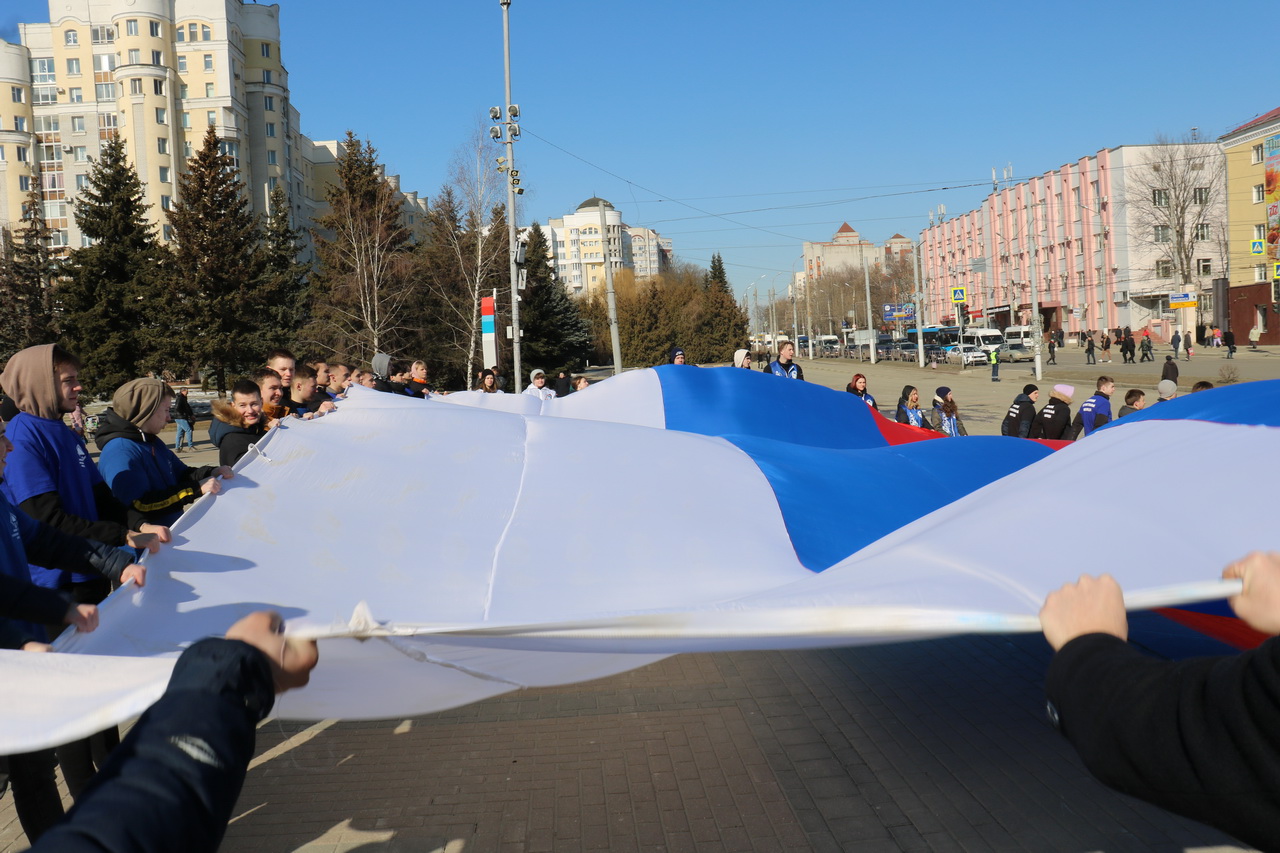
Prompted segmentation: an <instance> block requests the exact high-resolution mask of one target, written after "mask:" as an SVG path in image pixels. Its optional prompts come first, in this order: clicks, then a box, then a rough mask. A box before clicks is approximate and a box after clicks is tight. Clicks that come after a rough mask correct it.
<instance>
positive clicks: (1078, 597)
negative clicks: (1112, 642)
mask: <svg viewBox="0 0 1280 853" xmlns="http://www.w3.org/2000/svg"><path fill="white" fill-rule="evenodd" d="M1040 627H1041V628H1042V629H1043V630H1044V638H1045V639H1046V640H1048V641H1049V645H1051V646H1053V650H1054V651H1055V652H1056V651H1057V650H1058V649H1061V648H1062V647H1063V646H1065V645H1066V644H1067V643H1069V642H1070V641H1072V640H1074V639H1075V638H1076V637H1082V636H1084V635H1085V634H1112V635H1114V636H1116V637H1119V638H1120V639H1122V640H1127V639H1128V638H1129V617H1128V616H1127V615H1125V611H1124V595H1123V593H1121V591H1120V584H1118V583H1116V579H1115V578H1113V577H1111V575H1103V576H1102V577H1099V578H1095V577H1092V576H1091V575H1081V576H1080V580H1078V581H1076V582H1075V583H1069V584H1066V585H1065V586H1063V587H1062V588H1061V589H1059V590H1057V591H1056V592H1051V593H1049V596H1048V597H1047V598H1046V599H1045V600H1044V607H1041V608H1040Z"/></svg>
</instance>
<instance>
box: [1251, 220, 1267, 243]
mask: <svg viewBox="0 0 1280 853" xmlns="http://www.w3.org/2000/svg"><path fill="white" fill-rule="evenodd" d="M1253 239H1255V240H1265V239H1267V226H1266V224H1265V223H1263V224H1262V225H1255V226H1253Z"/></svg>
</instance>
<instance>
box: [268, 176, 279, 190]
mask: <svg viewBox="0 0 1280 853" xmlns="http://www.w3.org/2000/svg"><path fill="white" fill-rule="evenodd" d="M278 186H280V179H279V178H267V189H268V190H270V191H271V192H275V191H276V187H278Z"/></svg>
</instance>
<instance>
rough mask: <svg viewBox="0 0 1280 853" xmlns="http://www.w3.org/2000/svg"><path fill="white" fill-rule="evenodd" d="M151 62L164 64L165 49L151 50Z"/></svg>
mask: <svg viewBox="0 0 1280 853" xmlns="http://www.w3.org/2000/svg"><path fill="white" fill-rule="evenodd" d="M151 64H152V65H164V51H163V50H153V51H151Z"/></svg>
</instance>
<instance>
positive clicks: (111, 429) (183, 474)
mask: <svg viewBox="0 0 1280 853" xmlns="http://www.w3.org/2000/svg"><path fill="white" fill-rule="evenodd" d="M98 424H99V426H98V433H97V435H95V436H94V441H95V442H96V443H97V445H98V450H100V451H101V453H100V454H99V455H98V468H99V470H101V471H102V478H103V479H104V480H106V481H107V485H108V486H110V487H111V493H112V494H113V495H115V496H116V500H118V501H120V502H121V503H122V504H125V505H126V506H130V507H133V508H134V509H135V510H137V511H138V512H141V513H142V514H143V515H144V516H146V519H147V521H149V522H151V523H152V524H163V525H169V524H172V523H173V522H174V521H177V520H178V516H180V515H182V511H183V509H185V508H186V507H187V505H188V504H191V503H194V502H195V500H196V499H197V498H199V497H200V481H201V480H204V479H205V478H206V477H209V476H211V475H212V474H213V470H214V468H215V467H217V466H214V465H206V466H203V467H201V468H191V467H189V466H187V465H185V464H184V463H183V462H182V461H181V460H180V459H178V457H177V455H175V454H174V452H173V451H172V450H170V449H169V446H168V445H167V444H165V443H164V442H163V441H161V440H160V439H159V437H157V436H154V435H147V434H146V433H144V432H143V431H142V430H140V429H138V428H137V427H136V426H134V425H133V424H131V423H130V422H129V421H126V420H125V419H124V418H122V417H120V416H119V415H117V414H116V413H115V412H114V411H113V410H111V409H107V410H106V412H104V413H103V414H102V415H101V417H100V418H99V420H98Z"/></svg>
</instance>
